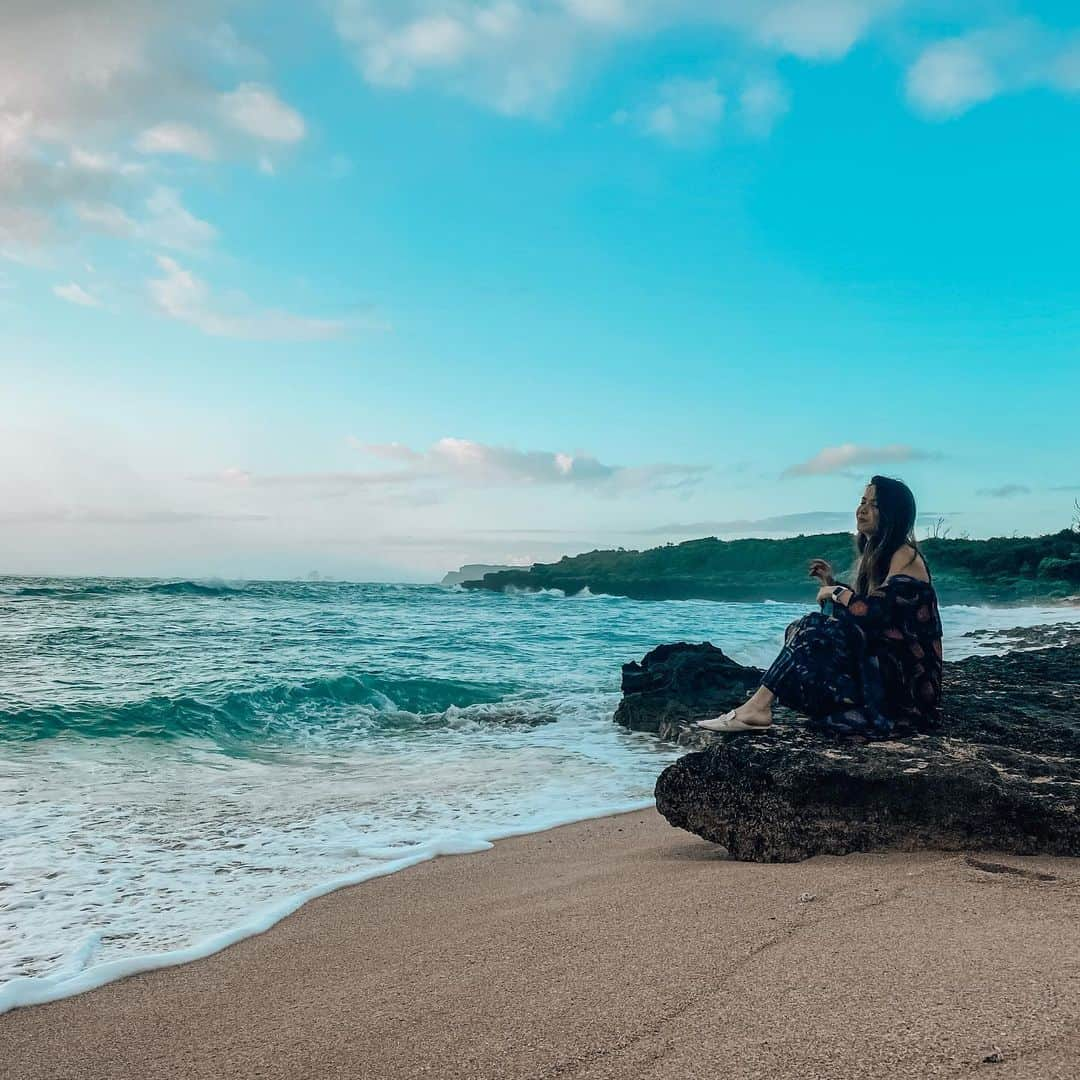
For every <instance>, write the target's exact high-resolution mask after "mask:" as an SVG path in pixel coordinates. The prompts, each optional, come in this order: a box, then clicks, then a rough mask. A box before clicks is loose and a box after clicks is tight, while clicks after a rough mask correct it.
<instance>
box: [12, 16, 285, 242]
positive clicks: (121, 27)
mask: <svg viewBox="0 0 1080 1080" xmlns="http://www.w3.org/2000/svg"><path fill="white" fill-rule="evenodd" d="M234 6H235V5H234V0H191V2H190V3H188V4H185V5H182V6H177V5H175V4H162V3H157V2H156V0H6V2H5V3H4V5H3V16H2V23H3V29H2V33H0V247H3V248H5V249H6V250H8V254H9V255H15V256H17V257H20V258H25V257H26V255H27V252H28V251H30V250H31V249H32V248H33V247H34V246H38V247H40V246H43V245H45V244H46V243H49V242H51V241H56V240H67V239H70V238H71V234H72V233H73V232H74V233H76V234H77V233H78V232H79V231H80V230H81V229H82V228H84V227H88V228H90V229H94V230H96V231H106V232H108V233H110V234H112V235H116V236H127V237H129V238H131V239H133V240H136V241H143V242H149V243H153V244H169V245H171V246H176V247H179V248H182V249H186V248H190V247H195V246H200V245H204V244H205V243H206V242H207V240H208V239H209V238H210V236H211V234H212V227H211V226H209V225H208V223H206V222H201V223H200V222H199V221H198V219H194V218H192V217H185V216H184V211H183V209H182V207H180V206H179V200H178V197H177V199H176V200H174V201H173V203H172V204H171V205H168V204H167V203H166V202H165V201H163V197H162V196H161V195H160V194H159V192H158V191H156V190H155V188H154V187H153V186H151V185H160V184H161V183H162V178H163V177H162V174H163V172H164V171H165V170H167V169H168V168H169V162H168V161H167V160H163V161H159V162H157V163H155V164H154V166H153V168H152V169H151V168H150V167H148V165H147V163H146V162H137V161H136V162H132V161H127V160H125V159H124V158H123V157H122V156H121V153H122V150H123V148H125V147H130V146H133V145H134V146H135V147H136V148H137V149H138V150H140V151H141V152H142V153H144V154H152V155H155V156H158V157H165V156H167V155H171V156H176V155H184V156H187V157H192V158H196V159H201V160H206V161H209V160H212V159H215V158H216V157H219V156H230V155H231V156H235V155H243V156H248V155H249V154H250V151H251V143H252V141H253V140H258V141H260V142H261V143H264V144H265V143H266V142H267V141H269V142H272V143H279V144H280V143H287V142H294V141H296V139H297V138H299V137H300V136H301V135H302V134H303V130H304V122H303V119H302V117H300V115H299V113H297V112H296V111H295V110H294V109H291V108H290V107H289V106H287V105H285V104H284V103H283V102H281V101H280V100H279V99H278V98H277V96H276V94H275V93H274V91H273V90H272V89H271V88H270V87H269V86H266V85H263V84H262V83H255V82H246V81H242V80H243V78H244V76H246V75H248V74H250V73H254V71H259V72H260V74H261V73H263V72H264V70H265V63H264V61H263V60H262V58H261V57H260V56H259V55H258V54H257V53H256V52H255V51H254V50H252V49H250V48H248V47H247V46H245V45H243V43H241V42H239V41H238V40H237V38H236V34H235V32H234V31H233V30H232V29H231V28H230V27H229V26H228V25H227V24H226V23H225V22H223V21H222V16H223V14H225V13H227V12H229V11H230V10H231V9H232V8H233V7H234ZM226 79H227V80H228V81H229V83H236V82H237V81H239V82H240V85H239V87H238V88H237V89H236V90H234V91H233V92H232V93H231V94H225V95H223V94H222V93H221V89H222V83H223V80H226ZM225 85H228V83H226V84H225ZM118 151H120V152H118ZM250 160H252V162H253V163H254V161H255V156H254V155H253V154H252V155H251V156H250ZM164 189H165V190H166V191H168V190H170V188H169V186H168V184H165V185H164ZM164 199H165V200H167V199H168V196H165V197H164ZM147 204H149V206H148V208H149V211H150V218H149V220H148V221H146V222H145V223H141V224H140V225H139V226H138V228H133V227H132V222H133V221H136V220H138V219H139V218H140V216H141V215H140V213H139V212H138V207H139V206H141V205H147ZM104 207H110V208H112V209H109V210H104V209H102V208H104Z"/></svg>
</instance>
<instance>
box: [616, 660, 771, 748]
mask: <svg viewBox="0 0 1080 1080" xmlns="http://www.w3.org/2000/svg"><path fill="white" fill-rule="evenodd" d="M761 675H762V672H761V671H760V670H759V669H758V668H752V667H744V666H743V665H742V664H739V663H736V662H735V661H734V660H732V659H731V658H730V657H728V656H725V655H724V653H723V652H722V651H721V650H720V649H718V648H717V647H716V646H715V645H711V644H710V643H709V642H707V641H706V642H703V643H702V644H700V645H689V644H687V643H686V642H682V641H681V642H679V643H678V644H677V645H660V646H658V647H657V648H655V649H653V650H652V652H650V653H647V654H646V655H645V657H644V659H643V660H642V661H641V663H637V662H636V661H634V662H631V663H629V664H623V669H622V691H623V698H622V701H620V702H619V707H618V708H617V709H616V710H615V722H616V723H617V724H622V725H623V727H628V728H630V730H631V731H649V732H652V733H653V734H654V735H659V736H660V738H662V739H672V738H674V739H678V737H679V734H680V732H681V731H683V730H684V729H687V728H688V726H689V725H690V724H691V723H692V722H693V721H695V720H698V719H701V718H702V717H703V716H716V715H717V714H718V713H722V712H727V710H728V709H733V708H734V707H735V706H736V705H740V704H741V703H742V702H744V701H745V700H746V695H747V692H748V691H752V690H753V689H754V688H755V687H756V686H757V685H758V684H759V683H760V682H761Z"/></svg>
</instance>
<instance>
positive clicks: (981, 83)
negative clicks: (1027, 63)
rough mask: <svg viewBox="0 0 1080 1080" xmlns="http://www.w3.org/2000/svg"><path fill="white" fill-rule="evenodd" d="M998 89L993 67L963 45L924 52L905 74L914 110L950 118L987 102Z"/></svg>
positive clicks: (949, 43)
mask: <svg viewBox="0 0 1080 1080" xmlns="http://www.w3.org/2000/svg"><path fill="white" fill-rule="evenodd" d="M1000 89H1001V84H1000V82H999V81H998V78H997V75H996V74H995V73H994V69H993V66H992V64H991V63H990V62H989V61H988V59H987V57H986V56H984V55H983V54H982V53H981V52H980V51H979V50H978V49H977V48H975V47H974V46H973V45H971V44H970V43H968V42H965V41H942V42H938V43H937V44H936V45H931V46H930V47H929V48H928V49H925V50H924V51H923V52H922V54H921V55H920V56H919V58H918V60H916V61H915V63H914V64H913V65H912V66H911V68H910V69H909V70H908V73H907V94H908V98H909V99H910V100H911V102H912V104H914V105H915V106H916V107H917V108H919V109H921V110H922V111H924V112H928V113H932V114H934V115H937V116H950V115H954V114H956V113H961V112H964V111H965V110H967V109H970V108H971V106H972V105H977V104H979V102H982V101H989V100H990V98H992V97H993V96H994V95H995V94H997V93H998V92H999V91H1000Z"/></svg>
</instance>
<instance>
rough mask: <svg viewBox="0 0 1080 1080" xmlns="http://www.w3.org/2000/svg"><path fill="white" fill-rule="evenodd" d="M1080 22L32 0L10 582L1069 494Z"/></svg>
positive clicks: (9, 140) (1075, 388)
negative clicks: (876, 475)
mask: <svg viewBox="0 0 1080 1080" xmlns="http://www.w3.org/2000/svg"><path fill="white" fill-rule="evenodd" d="M1078 120H1080V17H1078V15H1077V12H1076V9H1075V7H1074V6H1073V5H1070V4H1066V3H1053V4H1052V3H1045V4H1036V3H1028V4H1021V3H1006V2H998V0H985V2H983V0H970V2H965V0H941V2H934V0H925V2H918V3H915V2H905V0H761V2H760V3H756V4H753V5H749V4H746V3H736V2H734V0H731V2H729V0H711V2H705V0H639V2H632V0H483V2H464V0H394V2H390V0H327V2H325V3H320V4H312V5H303V6H302V8H301V9H297V7H296V6H294V5H285V4H280V5H275V4H259V5H255V4H252V3H240V2H238V3H229V2H225V0H198V2H196V3H194V4H188V5H183V6H181V5H161V4H153V3H149V2H144V0H79V2H71V0H68V2H56V0H38V2H35V3H33V4H31V3H24V2H23V0H15V3H14V4H6V5H5V6H4V10H3V13H0V374H2V377H3V385H4V387H5V393H4V395H3V398H2V399H0V400H2V408H3V420H4V422H3V427H2V431H0V465H2V468H3V476H2V477H0V499H2V503H0V516H2V518H3V521H4V530H3V535H2V538H0V571H9V572H41V573H49V572H59V573H113V574H125V573H133V574H164V575H171V574H189V575H201V576H206V575H222V576H226V577H236V576H294V575H296V574H301V573H305V572H307V571H308V570H311V569H318V570H320V571H322V572H325V573H330V574H339V575H343V576H349V577H356V578H381V579H413V580H424V579H431V578H433V577H437V576H439V574H440V573H441V572H442V571H443V570H444V569H448V568H450V567H452V566H456V565H458V564H459V563H461V562H465V561H491V562H514V563H528V562H531V561H534V560H548V559H552V558H557V557H559V556H560V555H562V554H564V553H572V552H576V551H581V550H588V549H591V548H593V547H608V546H619V545H622V546H627V547H645V546H651V545H653V544H655V543H658V542H663V541H666V540H680V539H685V538H688V537H690V536H697V535H707V534H717V535H723V536H736V535H750V534H767V535H782V534H784V533H788V532H792V531H817V530H818V529H833V528H838V527H846V526H845V522H844V519H843V518H842V517H838V516H837V515H841V514H847V513H849V512H850V511H851V510H852V509H853V507H854V505H855V503H856V502H857V500H858V495H859V493H860V491H861V485H862V483H863V482H864V478H865V477H866V476H867V475H868V474H869V473H872V472H875V471H878V472H885V473H888V474H893V475H900V476H902V477H904V478H906V479H907V480H908V481H909V483H911V485H912V487H913V488H914V489H915V491H916V495H917V497H918V499H919V502H920V507H921V509H922V510H923V511H925V513H926V514H927V517H928V521H927V525H928V524H929V519H931V518H936V517H938V516H943V517H944V518H945V520H946V523H947V524H948V526H949V527H950V528H951V529H952V531H953V533H954V534H959V533H963V532H966V533H969V534H970V535H973V536H987V535H1000V534H1009V533H1013V532H1014V531H1015V532H1020V533H1038V532H1043V531H1050V530H1055V529H1058V528H1062V527H1064V526H1066V525H1068V524H1069V521H1070V517H1071V509H1070V508H1071V506H1072V502H1073V499H1074V498H1076V497H1077V496H1078V495H1080V453H1078V450H1080V445H1078V444H1080V437H1078V435H1077V430H1078V425H1077V421H1076V412H1077V406H1076V402H1077V400H1078V399H1080V362H1078V355H1080V348H1078V347H1080V308H1078V305H1077V303H1076V297H1077V294H1078V287H1080V269H1078V261H1077V259H1076V251H1077V247H1078V241H1080V217H1078V215H1077V213H1076V196H1075V192H1076V190H1077V186H1078V180H1080V141H1078V139H1077V133H1078Z"/></svg>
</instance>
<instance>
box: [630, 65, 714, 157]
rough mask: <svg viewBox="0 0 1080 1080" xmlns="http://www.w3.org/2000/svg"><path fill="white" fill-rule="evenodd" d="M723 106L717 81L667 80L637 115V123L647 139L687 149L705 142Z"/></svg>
mask: <svg viewBox="0 0 1080 1080" xmlns="http://www.w3.org/2000/svg"><path fill="white" fill-rule="evenodd" d="M725 105H726V101H725V98H724V95H723V94H721V93H720V91H719V87H718V82H717V80H716V79H669V80H668V81H667V82H665V83H663V84H661V85H660V87H659V88H658V90H657V96H656V100H655V101H654V102H652V104H650V105H648V106H646V107H645V108H644V109H643V110H642V111H641V112H640V113H639V114H638V116H637V123H638V126H639V127H640V129H641V130H642V131H643V132H644V133H645V134H646V135H652V136H654V137H656V138H658V139H663V140H665V141H666V142H670V143H674V144H675V145H681V146H686V145H690V144H693V143H699V142H702V141H704V140H706V139H708V137H709V136H710V135H711V134H712V133H713V130H714V129H715V128H716V126H717V125H718V124H719V123H720V121H721V119H722V118H723V116H724V107H725Z"/></svg>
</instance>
